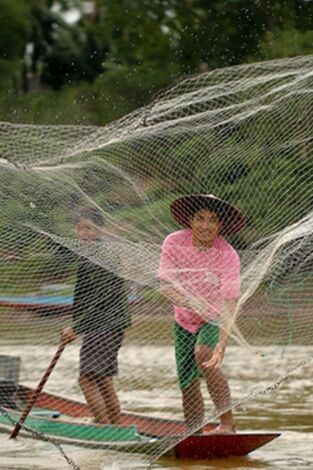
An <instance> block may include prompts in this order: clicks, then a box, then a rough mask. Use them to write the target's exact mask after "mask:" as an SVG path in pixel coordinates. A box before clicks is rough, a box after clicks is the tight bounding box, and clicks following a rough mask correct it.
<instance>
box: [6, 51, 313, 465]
mask: <svg viewBox="0 0 313 470" xmlns="http://www.w3.org/2000/svg"><path fill="white" fill-rule="evenodd" d="M312 129H313V57H312V56H306V57H299V58H293V59H286V60H278V61H271V62H264V63H258V64H251V65H244V66H236V67H229V68H224V69H220V70H214V71H212V72H208V73H205V74H201V75H196V76H192V77H188V78H186V79H184V80H182V81H180V82H179V83H177V84H176V85H174V86H173V87H172V88H170V89H169V90H168V91H165V92H164V93H162V94H161V95H160V96H158V97H157V98H156V99H155V100H154V101H153V102H152V103H151V104H150V105H149V106H147V107H143V108H141V109H139V110H137V111H135V112H133V113H131V114H130V115H127V116H126V117H124V118H123V119H121V120H119V121H117V122H114V123H113V124H110V125H108V126H105V127H93V126H34V125H17V124H11V123H5V122H2V123H1V124H0V135H1V139H0V150H1V159H0V165H1V176H0V192H1V221H0V279H1V281H0V285H1V292H0V302H1V307H0V308H1V313H0V322H1V328H0V335H1V348H0V353H1V357H0V359H1V361H0V362H1V369H0V370H1V384H0V385H1V387H0V390H1V395H0V401H1V406H2V410H6V413H7V414H8V413H10V415H9V417H10V419H9V418H8V415H6V416H5V415H4V414H3V413H2V414H1V416H0V421H1V425H2V427H4V428H6V427H7V428H8V429H12V422H11V421H13V422H16V421H17V419H18V416H19V412H20V411H21V410H23V409H24V408H25V406H26V404H27V401H28V400H29V399H30V394H31V389H32V388H34V387H36V385H37V384H38V382H39V380H40V378H41V377H42V375H43V374H44V372H45V370H46V368H47V366H48V364H49V362H50V360H51V358H52V357H53V354H54V353H55V351H56V349H57V344H58V342H59V339H60V335H61V333H62V331H64V330H65V329H66V328H67V331H68V328H71V327H74V331H75V332H76V339H75V341H73V342H71V343H69V344H68V345H67V346H66V348H65V350H64V352H63V355H62V356H61V358H60V359H59V361H58V363H57V365H56V367H55V370H54V371H53V373H52V375H51V377H50V378H49V380H48V382H47V384H46V385H45V388H44V392H43V393H42V394H41V395H40V396H39V397H38V399H37V402H36V404H35V407H34V408H33V410H32V412H31V413H30V414H29V416H28V418H27V419H26V422H25V427H24V426H23V427H22V432H23V431H27V430H28V431H29V430H33V431H36V432H37V433H39V434H41V433H43V434H45V435H46V436H48V437H49V436H51V438H54V439H56V440H57V441H58V442H71V443H77V442H78V443H79V444H80V445H82V446H89V447H104V448H113V449H116V450H118V451H120V452H134V453H137V452H139V453H140V452H144V453H147V454H149V455H150V456H151V458H157V457H159V456H160V455H161V454H163V453H164V452H165V451H167V450H168V449H170V448H172V447H173V446H175V445H176V444H177V443H178V442H179V441H181V440H182V439H184V438H185V437H186V436H187V435H190V434H192V433H193V432H195V431H197V430H198V429H199V428H201V427H202V426H203V425H206V424H208V423H210V422H212V421H216V420H217V421H218V419H219V416H220V415H221V414H223V413H227V411H229V410H230V409H236V407H237V406H238V405H240V404H242V403H246V402H249V400H252V399H254V400H255V399H257V397H258V395H260V394H263V393H264V392H265V391H266V390H272V389H273V388H275V384H279V383H280V381H281V380H282V379H283V378H284V377H285V376H288V374H290V373H291V372H292V371H294V370H296V368H297V367H298V366H303V365H304V364H306V363H307V362H308V361H310V360H311V359H312V357H310V355H309V353H308V351H309V349H306V348H303V349H301V348H300V349H299V351H300V352H299V351H298V354H297V355H296V356H295V357H294V358H292V356H288V361H287V360H285V356H284V354H287V351H288V350H289V348H292V347H294V346H297V345H301V347H303V346H305V345H310V344H312V328H313V320H312V308H313V301H312V295H311V294H312V286H313V285H312V281H313V276H312V272H313V255H312V253H313V250H312V242H313V236H312V229H313V209H312V207H313V196H312V195H313V191H312V189H313V179H312V174H313V139H312ZM190 194H213V195H215V196H216V197H218V198H222V199H223V200H224V201H227V202H228V203H230V204H231V205H232V206H234V207H236V208H238V210H239V211H240V213H241V214H242V215H243V217H244V218H245V226H244V227H238V230H237V229H236V230H230V233H227V230H225V234H224V235H223V237H222V239H221V238H220V239H219V243H218V244H214V246H212V247H211V248H207V249H205V250H203V251H201V250H200V249H198V248H197V247H195V246H194V244H193V241H192V232H191V229H190V228H188V224H190V223H191V222H190V220H194V219H193V217H195V215H193V216H191V215H190V214H191V213H190V211H189V209H190V208H189V209H188V211H189V212H188V211H187V212H186V213H184V210H185V209H186V208H185V209H184V208H183V209H182V208H180V209H179V210H180V216H181V217H183V218H184V221H185V222H184V224H185V225H184V226H182V225H180V224H179V223H178V222H177V220H175V218H174V217H173V213H171V210H170V208H171V207H172V206H171V205H172V203H173V201H175V200H176V199H177V198H179V197H180V196H185V195H190ZM227 207H228V206H227ZM198 209H199V207H198ZM206 209H207V207H206ZM210 209H211V212H212V211H213V212H214V211H217V212H218V210H217V209H216V207H215V206H214V207H213V208H212V206H210ZM206 213H207V211H206ZM224 215H225V214H224ZM224 215H221V211H220V212H219V219H220V218H221V217H222V218H223V217H224ZM224 219H225V220H224V227H227V224H229V223H230V222H229V220H230V217H229V216H227V211H226V216H225V217H224ZM239 228H241V229H240V230H239ZM176 232H178V233H176ZM173 233H174V235H170V234H173ZM169 235H170V236H169ZM165 239H166V240H167V241H166V242H164V240H165ZM164 243H165V244H167V245H166V249H167V248H168V246H170V247H172V251H171V249H169V252H170V253H169V252H168V250H167V253H166V254H164V253H165V251H166V250H165V244H164ZM162 246H163V248H162ZM208 253H209V255H208ZM161 254H162V255H161ZM162 256H163V261H161V267H160V259H161V260H162ZM171 256H172V258H171ZM164 257H165V258H166V260H165V261H164ZM239 260H240V293H239V284H238V282H239V281H238V279H239V278H238V269H239ZM162 263H163V264H162ZM199 285H202V287H203V286H204V287H203V288H199ZM164 286H165V287H164ZM236 289H237V290H238V292H237V290H236ZM169 291H171V292H172V294H173V292H174V296H175V295H176V296H177V295H178V296H180V299H177V297H176V300H175V299H174V300H173V298H172V299H171V293H170V294H168V292H169ZM236 292H237V293H236ZM237 297H238V298H237ZM229 301H230V302H229ZM229 303H230V304H231V309H230V310H229V309H227V308H225V304H227V305H228V304H229ZM173 304H175V305H176V307H175V308H176V310H177V304H178V307H179V308H180V312H181V313H180V315H182V316H183V317H184V315H185V317H184V318H183V319H180V324H184V321H185V323H186V321H187V326H188V325H189V330H190V322H191V323H192V327H191V329H192V328H194V330H195V331H198V330H199V328H200V327H201V328H202V327H203V326H205V327H208V329H209V330H210V332H211V333H208V335H209V336H210V334H211V336H212V337H211V338H209V339H208V337H209V336H206V339H204V340H203V342H204V343H205V342H206V341H209V346H210V347H211V348H214V346H215V345H216V344H217V343H216V342H217V340H216V331H217V330H218V329H219V331H220V338H221V335H222V334H223V333H224V334H225V333H227V335H228V344H227V348H226V356H225V359H224V364H223V367H225V374H224V375H225V377H226V378H229V386H230V391H231V398H230V397H229V394H228V388H227V386H225V387H222V388H221V386H220V378H219V377H217V376H216V372H214V371H212V370H210V368H208V372H207V373H206V374H204V375H205V377H202V378H201V377H200V378H199V376H198V375H197V369H193V370H191V369H192V367H193V362H194V357H193V352H189V356H188V357H187V362H186V358H184V360H183V359H182V357H181V356H180V357H178V358H177V361H178V362H179V363H180V376H179V380H180V382H179V380H178V377H177V370H176V364H175V353H174V343H175V341H176V346H177V347H178V346H179V347H180V352H179V354H178V355H181V354H183V352H182V351H186V350H187V349H186V348H187V346H188V345H190V341H191V340H190V336H188V334H191V336H192V338H193V339H192V341H193V340H194V337H195V331H194V330H193V331H192V332H190V331H188V329H187V330H186V328H184V327H183V328H182V330H183V331H181V330H180V332H179V335H178V336H177V334H178V333H177V325H176V326H175V328H176V333H175V334H174V312H173ZM182 312H183V313H182ZM175 315H176V316H175V318H176V319H177V311H176V314H175ZM188 315H189V316H190V315H191V318H192V320H190V317H188ZM186 316H187V317H188V318H189V320H188V318H187V320H186ZM188 322H189V323H188ZM195 325H196V326H195ZM209 327H211V329H210V328H209ZM186 331H187V333H188V334H187V335H186V334H185V333H186ZM212 332H213V333H212ZM175 335H176V336H175ZM214 335H215V339H214ZM187 337H188V338H187ZM175 338H176V339H175ZM212 338H213V339H212ZM212 341H213V342H212ZM184 342H186V344H185V343H184ZM178 343H179V345H178ZM82 344H83V346H82ZM103 345H105V347H104V346H103ZM81 348H83V349H84V354H83V357H82V350H81ZM86 351H87V352H86ZM229 352H231V355H232V356H233V355H235V356H236V355H245V356H246V358H247V362H248V361H252V362H251V363H250V367H251V370H252V374H254V376H255V377H258V374H260V370H265V369H266V368H267V364H268V361H269V358H270V357H271V359H272V358H273V355H275V356H276V357H277V359H276V362H275V363H276V365H277V367H276V368H275V370H271V374H270V376H269V377H266V379H264V381H262V382H261V383H260V384H259V386H257V387H254V386H253V385H252V383H253V382H251V386H250V385H249V384H250V382H249V381H247V380H245V377H244V376H243V377H242V381H241V382H240V381H239V382H237V383H236V387H235V389H234V388H233V387H232V380H231V377H230V376H228V374H227V372H226V370H227V363H228V361H229V360H231V358H230V356H229ZM117 353H118V362H119V364H118V366H119V367H118V375H115V374H116V372H117V369H116V364H114V361H115V358H116V356H117ZM186 354H187V353H186ZM80 355H81V356H80ZM14 358H15V359H14ZM86 358H87V359H86ZM12 361H13V362H14V361H15V362H14V364H13V366H12ZM20 361H21V362H20ZM88 361H89V362H88ZM253 361H255V362H253ZM253 363H254V364H255V367H253V366H251V364H253ZM79 364H80V366H79ZM188 364H189V365H188ZM190 364H191V365H190ZM12 367H15V370H17V368H19V374H17V373H15V375H14V374H13V376H12ZM79 368H81V369H82V371H83V372H81V374H83V376H84V377H83V379H82V378H81V379H80V385H79V383H78V376H79ZM184 368H185V369H184ZM192 373H194V374H195V375H193V376H192ZM10 374H11V375H10ZM190 374H191V375H190ZM18 375H19V377H18ZM112 375H113V376H114V386H115V389H116V392H117V395H118V397H119V401H120V406H121V409H122V413H121V415H120V416H118V414H119V412H118V405H117V403H116V401H114V394H113V398H112V393H113V392H112V388H110V387H111V385H112V384H111V382H110V380H109V383H108V382H107V381H106V380H104V382H103V381H102V379H103V377H108V376H109V377H111V376H112ZM190 377H191V378H190ZM205 378H207V380H208V381H209V383H210V392H211V393H210V394H209V393H208V391H207V390H206V387H205ZM198 380H200V381H201V384H202V385H201V387H202V392H203V396H204V399H205V415H204V417H203V419H202V418H201V411H200V412H198V414H197V412H196V411H195V410H197V407H198V403H199V396H198V395H197V393H195V394H194V396H193V398H192V396H191V398H190V396H189V399H191V400H193V401H191V403H189V405H187V406H189V409H191V417H190V416H189V423H188V427H186V426H185V423H184V416H183V411H182V406H181V390H180V388H181V387H185V388H186V387H188V386H189V385H190V384H193V383H194V382H193V381H196V382H197V381H198ZM179 383H180V385H179ZM182 383H183V384H184V385H182ZM254 383H255V382H254ZM110 384H111V385H110ZM82 390H84V392H85V394H87V395H88V397H89V404H90V402H93V403H94V401H96V402H97V403H98V404H99V402H101V400H102V402H101V403H102V409H103V410H105V415H102V417H100V418H99V416H98V420H99V419H100V420H101V419H102V420H103V423H105V425H104V426H95V425H94V423H93V422H91V420H92V419H93V415H94V413H92V408H90V407H88V406H86V404H85V403H86V401H85V397H84V395H83V393H82ZM223 393H224V394H225V395H224V396H223ZM276 393H279V392H278V391H277V392H276ZM110 394H111V395H110ZM59 396H63V397H66V398H64V399H62V400H61V399H59V398H58V397H59ZM103 397H105V398H103ZM110 397H111V398H110ZM212 399H213V401H212ZM272 399H275V398H272ZM177 403H179V406H178V405H177ZM214 403H215V405H217V406H215V405H214ZM96 406H97V405H96ZM36 413H37V414H36ZM264 413H266V411H265V410H264ZM59 415H60V417H58V416H59ZM52 416H55V418H53V419H52ZM147 416H150V418H149V419H148V418H146V417H147ZM106 419H107V422H106ZM10 420H11V421H10Z"/></svg>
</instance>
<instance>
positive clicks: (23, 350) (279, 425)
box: [0, 343, 313, 470]
mask: <svg viewBox="0 0 313 470" xmlns="http://www.w3.org/2000/svg"><path fill="white" fill-rule="evenodd" d="M55 349H56V346H55V345H48V346H47V345H45V346H33V345H27V344H26V345H25V344H24V345H22V346H16V345H10V344H5V343H2V344H1V354H10V355H20V356H21V357H22V358H23V362H22V370H21V381H22V382H23V383H25V384H27V385H31V386H35V385H36V384H37V382H38V379H39V378H40V376H41V374H42V372H43V371H44V369H45V367H46V366H47V363H48V362H49V357H52V355H53V354H54V352H55ZM43 351H44V354H43ZM263 352H264V351H263ZM311 356H313V347H310V346H309V347H300V346H299V347H298V346H297V347H296V346H293V347H289V348H287V349H286V350H282V349H280V348H268V349H266V351H265V355H264V354H263V356H259V355H253V354H249V353H248V352H247V351H246V350H244V349H242V348H240V347H238V346H230V347H229V348H228V352H227V357H226V359H225V365H224V370H225V373H226V374H227V376H228V377H229V379H230V385H231V389H232V394H233V398H234V399H235V400H236V399H240V398H242V397H243V396H244V395H245V394H246V393H247V392H248V391H251V390H252V389H253V388H254V387H259V386H262V387H267V386H268V385H270V384H271V383H273V382H274V381H275V380H277V378H278V377H279V376H281V375H282V374H283V373H284V371H286V370H287V369H288V368H289V369H290V368H292V367H293V366H294V365H295V364H297V362H300V361H303V360H304V359H305V358H310V357H311ZM47 358H48V359H47ZM77 361H78V345H75V344H72V345H69V346H68V348H67V349H66V350H65V352H64V356H63V357H62V359H61V361H60V363H59V364H58V365H57V367H56V369H55V370H54V372H53V375H52V376H51V378H50V379H49V383H48V384H47V386H46V389H47V390H49V391H50V392H55V393H58V394H63V395H67V396H70V397H73V398H78V399H81V395H80V390H79V387H78V385H77ZM312 364H313V363H312V362H308V363H307V364H306V365H304V366H303V367H302V368H300V369H298V370H296V371H295V372H293V373H292V374H291V376H290V377H289V378H288V379H287V380H285V381H284V382H282V384H281V385H280V387H279V388H278V389H276V390H274V391H272V392H270V393H267V394H265V395H261V396H257V397H254V398H252V399H251V400H249V401H247V402H246V403H245V405H244V406H241V407H239V408H238V409H237V410H236V420H237V427H238V429H239V430H243V431H247V430H258V431H280V432H282V436H281V437H280V438H279V439H276V440H274V441H273V442H271V443H269V444H267V445H266V446H264V447H263V448H261V449H259V450H257V451H255V452H253V453H251V454H250V456H248V457H245V458H230V459H223V460H215V461H207V462H196V463H195V462H187V461H175V460H171V459H165V458H163V459H162V458H161V459H159V460H158V461H157V462H156V463H155V468H157V469H163V470H165V469H166V470H204V469H206V470H213V469H219V470H222V469H236V470H244V469H271V470H289V469H290V470H291V469H292V470H300V469H313V381H312V368H313V367H312ZM164 384H166V387H164ZM118 390H119V396H120V398H121V402H122V406H123V408H125V409H127V410H130V411H136V412H145V413H149V414H152V415H155V416H161V417H165V416H170V417H175V418H181V417H182V414H181V401H180V393H179V390H178V388H177V383H176V377H175V368H174V356H173V350H172V347H171V346H170V345H161V346H158V345H152V346H150V347H149V348H147V347H146V348H145V349H143V347H142V346H141V345H140V344H134V343H132V344H129V345H126V346H125V347H124V348H123V349H122V350H121V353H120V376H119V379H118ZM204 393H205V390H204ZM207 409H208V414H210V413H211V412H212V407H211V403H210V400H209V399H207ZM64 449H65V451H66V454H67V455H68V456H69V457H70V458H71V459H73V461H74V462H75V464H76V465H77V466H78V467H79V468H80V469H82V470H98V469H99V470H100V469H101V470H108V469H110V470H124V469H125V470H126V469H141V468H148V467H149V462H147V461H146V460H145V459H144V458H143V457H129V456H125V455H122V456H121V455H116V454H112V453H109V452H106V451H103V450H87V449H80V448H76V447H72V446H65V447H64ZM71 468H72V467H71V466H69V465H68V464H67V463H66V461H65V459H64V458H63V456H62V455H61V454H60V452H59V451H58V450H57V449H56V448H55V447H54V446H53V445H52V444H50V443H46V442H38V441H33V440H31V439H25V438H19V439H18V440H15V441H14V440H8V436H7V435H6V434H0V469H1V470H2V469H5V470H11V469H15V470H48V469H49V470H50V469H60V470H63V469H71Z"/></svg>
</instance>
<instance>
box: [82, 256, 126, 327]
mask: <svg viewBox="0 0 313 470" xmlns="http://www.w3.org/2000/svg"><path fill="white" fill-rule="evenodd" d="M129 325H130V310H129V306H128V297H127V292H126V289H125V284H124V280H123V279H122V278H121V277H119V276H118V275H117V274H115V273H113V272H111V271H108V270H107V269H105V268H103V267H102V266H99V265H98V264H96V263H93V262H91V261H89V260H88V259H87V258H80V261H79V264H78V270H77V281H76V285H75V291H74V312H73V328H74V330H75V332H76V333H78V334H80V333H87V332H91V331H103V330H107V329H112V328H113V329H125V328H127V327H128V326H129Z"/></svg>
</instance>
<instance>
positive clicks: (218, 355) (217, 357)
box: [202, 344, 225, 369]
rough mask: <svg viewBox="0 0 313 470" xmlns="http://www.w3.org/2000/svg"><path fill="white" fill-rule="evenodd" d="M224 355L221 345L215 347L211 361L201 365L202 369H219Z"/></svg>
mask: <svg viewBox="0 0 313 470" xmlns="http://www.w3.org/2000/svg"><path fill="white" fill-rule="evenodd" d="M224 354H225V347H224V346H222V345H219V344H218V345H217V346H216V348H215V349H214V352H213V355H212V357H211V359H209V360H208V361H205V362H203V363H202V366H203V367H204V369H211V368H213V369H219V368H220V367H221V365H222V362H223V359H224Z"/></svg>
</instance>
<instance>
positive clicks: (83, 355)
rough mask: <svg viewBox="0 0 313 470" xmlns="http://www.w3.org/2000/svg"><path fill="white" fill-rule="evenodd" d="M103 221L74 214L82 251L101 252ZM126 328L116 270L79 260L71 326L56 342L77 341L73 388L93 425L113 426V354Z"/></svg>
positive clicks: (92, 210) (96, 215) (92, 212)
mask: <svg viewBox="0 0 313 470" xmlns="http://www.w3.org/2000/svg"><path fill="white" fill-rule="evenodd" d="M103 225H104V219H103V216H102V213H101V211H100V210H99V209H98V208H96V207H87V208H83V209H81V210H80V211H79V213H78V218H77V222H76V233H77V237H78V239H79V240H80V241H81V243H82V246H84V245H85V246H88V245H89V247H90V248H91V249H92V248H94V251H96V250H97V249H99V250H100V251H101V235H102V233H103V228H102V227H103ZM129 325H130V312H129V307H128V297H127V292H126V289H125V285H124V280H123V279H122V278H121V277H120V276H119V274H118V269H116V270H115V272H112V271H109V270H108V269H106V268H104V267H102V266H101V265H100V264H97V263H96V262H93V261H91V260H90V259H88V257H80V260H79V265H78V271H77V280H76V285H75V291H74V312H73V322H72V325H71V326H69V327H67V328H65V329H64V331H63V333H62V340H63V341H64V342H65V343H69V342H71V341H73V340H75V339H76V338H77V336H78V335H82V347H81V350H80V366H79V368H80V372H79V384H80V387H81V389H82V391H83V393H84V396H85V398H86V401H87V403H88V405H89V407H90V409H91V411H92V413H93V415H94V419H95V421H96V422H97V423H101V424H117V423H118V421H119V416H120V411H121V407H120V402H119V399H118V396H117V393H116V391H115V387H114V382H113V379H114V376H115V375H117V373H118V352H119V350H120V348H121V346H122V342H123V338H124V333H125V329H126V328H127V327H128V326H129Z"/></svg>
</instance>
